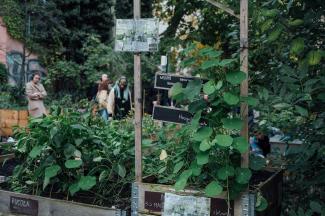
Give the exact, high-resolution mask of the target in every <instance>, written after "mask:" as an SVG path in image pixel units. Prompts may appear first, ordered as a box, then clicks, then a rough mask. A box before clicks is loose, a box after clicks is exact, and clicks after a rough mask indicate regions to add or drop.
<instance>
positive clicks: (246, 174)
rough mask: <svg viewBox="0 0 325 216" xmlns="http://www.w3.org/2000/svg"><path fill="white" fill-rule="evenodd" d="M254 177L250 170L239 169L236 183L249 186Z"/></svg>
mask: <svg viewBox="0 0 325 216" xmlns="http://www.w3.org/2000/svg"><path fill="white" fill-rule="evenodd" d="M251 177H252V172H251V171H250V169H248V168H237V170H236V182H238V183H239V184H247V183H248V182H249V180H250V178H251Z"/></svg>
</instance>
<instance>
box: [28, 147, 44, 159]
mask: <svg viewBox="0 0 325 216" xmlns="http://www.w3.org/2000/svg"><path fill="white" fill-rule="evenodd" d="M42 149H43V146H34V147H33V149H32V150H31V151H30V152H29V154H28V155H29V157H31V158H33V159H34V158H36V157H37V156H38V155H40V154H41V152H42Z"/></svg>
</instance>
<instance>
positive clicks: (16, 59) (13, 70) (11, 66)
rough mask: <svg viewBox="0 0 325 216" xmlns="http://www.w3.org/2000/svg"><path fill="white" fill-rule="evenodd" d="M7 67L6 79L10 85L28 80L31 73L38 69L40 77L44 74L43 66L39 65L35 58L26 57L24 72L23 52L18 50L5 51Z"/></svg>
mask: <svg viewBox="0 0 325 216" xmlns="http://www.w3.org/2000/svg"><path fill="white" fill-rule="evenodd" d="M6 59H7V67H8V76H9V77H8V80H9V83H10V84H12V85H17V84H19V83H26V82H29V81H30V80H31V78H32V75H33V74H34V73H35V72H36V71H38V72H40V73H41V77H42V78H43V77H45V76H46V72H45V70H44V68H43V67H42V66H41V64H40V62H39V61H38V60H37V59H26V63H25V66H24V68H25V72H24V71H23V66H22V64H23V54H22V53H20V52H16V51H13V52H10V53H7V56H6Z"/></svg>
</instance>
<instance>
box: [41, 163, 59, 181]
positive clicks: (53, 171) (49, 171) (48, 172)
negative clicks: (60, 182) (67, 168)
mask: <svg viewBox="0 0 325 216" xmlns="http://www.w3.org/2000/svg"><path fill="white" fill-rule="evenodd" d="M60 171H61V167H60V166H59V165H53V166H50V167H46V169H45V172H44V174H45V177H47V178H52V177H54V176H56V175H57V174H58V173H59V172H60Z"/></svg>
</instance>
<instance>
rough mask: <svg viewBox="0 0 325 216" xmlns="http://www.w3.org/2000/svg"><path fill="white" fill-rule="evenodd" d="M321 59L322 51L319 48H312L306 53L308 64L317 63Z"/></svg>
mask: <svg viewBox="0 0 325 216" xmlns="http://www.w3.org/2000/svg"><path fill="white" fill-rule="evenodd" d="M321 59H322V53H321V52H320V51H319V50H312V51H310V52H309V53H308V54H307V60H308V64H309V65H317V64H319V62H320V60H321Z"/></svg>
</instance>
